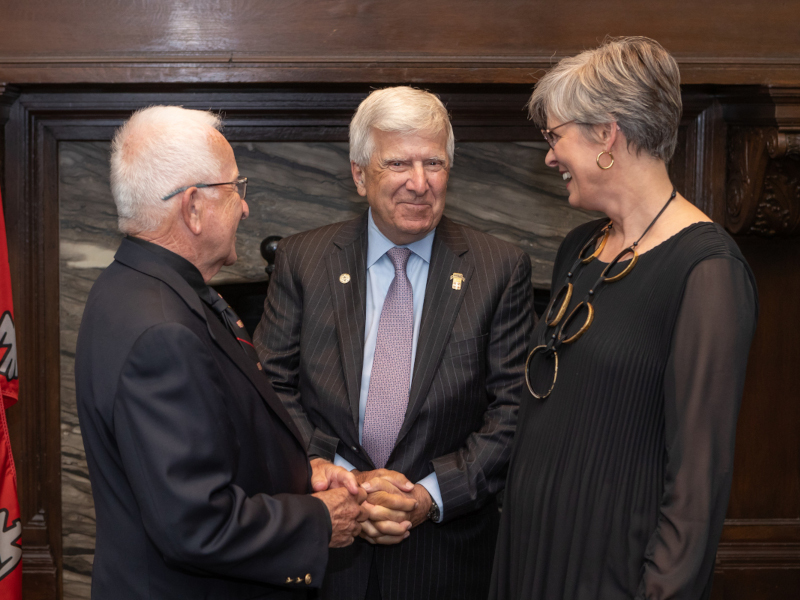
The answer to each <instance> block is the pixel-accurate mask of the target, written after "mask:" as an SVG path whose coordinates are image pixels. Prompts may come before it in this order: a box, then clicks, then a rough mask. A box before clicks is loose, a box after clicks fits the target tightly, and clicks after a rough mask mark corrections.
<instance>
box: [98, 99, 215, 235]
mask: <svg viewBox="0 0 800 600" xmlns="http://www.w3.org/2000/svg"><path fill="white" fill-rule="evenodd" d="M221 129H222V119H221V118H220V117H219V115H215V114H214V113H211V112H207V111H201V110H189V109H186V108H181V107H179V106H151V107H149V108H144V109H142V110H139V111H137V112H135V113H134V114H133V116H132V117H131V118H130V119H128V121H126V122H125V124H124V125H123V126H122V127H120V128H119V129H118V130H117V132H116V134H115V135H114V141H113V142H112V144H111V193H112V195H113V196H114V203H115V204H116V205H117V216H118V226H119V230H120V231H121V232H122V233H139V232H143V231H153V230H156V229H158V228H159V227H160V226H161V224H162V223H163V221H164V219H165V218H166V217H167V216H168V215H169V213H170V212H171V211H172V206H173V205H174V203H175V202H177V200H176V198H180V196H175V197H173V198H171V199H169V200H162V198H163V197H164V196H166V195H167V194H169V193H170V192H172V191H174V190H177V189H179V188H181V187H183V186H185V185H192V184H195V183H212V182H211V181H209V180H210V179H213V178H216V177H218V176H219V174H220V170H221V168H222V165H221V164H220V161H219V159H218V157H217V155H216V153H215V152H214V149H213V147H212V139H213V138H212V136H213V132H214V131H215V130H216V131H219V130H221ZM213 183H216V182H213Z"/></svg>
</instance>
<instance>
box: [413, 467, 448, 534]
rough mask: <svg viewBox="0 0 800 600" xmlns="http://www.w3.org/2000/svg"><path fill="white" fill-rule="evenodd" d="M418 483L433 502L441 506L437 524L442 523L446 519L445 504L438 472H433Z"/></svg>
mask: <svg viewBox="0 0 800 600" xmlns="http://www.w3.org/2000/svg"><path fill="white" fill-rule="evenodd" d="M417 483H418V484H419V485H421V486H422V487H424V488H425V489H426V490H428V493H429V494H430V495H431V498H433V501H434V502H436V504H437V505H438V506H439V519H438V520H437V521H436V523H441V522H442V519H443V518H444V503H443V502H442V492H441V490H440V489H439V479H438V478H437V477H436V471H433V472H432V473H431V474H430V475H428V476H427V477H425V478H424V479H421V480H420V481H418V482H417Z"/></svg>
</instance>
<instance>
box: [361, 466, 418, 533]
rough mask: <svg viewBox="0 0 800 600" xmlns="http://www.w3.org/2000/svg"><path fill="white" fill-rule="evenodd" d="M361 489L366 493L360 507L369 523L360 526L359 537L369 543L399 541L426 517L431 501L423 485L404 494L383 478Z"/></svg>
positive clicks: (372, 481)
mask: <svg viewBox="0 0 800 600" xmlns="http://www.w3.org/2000/svg"><path fill="white" fill-rule="evenodd" d="M361 487H363V488H365V489H366V490H367V491H368V492H369V495H368V496H367V501H366V502H364V505H363V506H364V508H365V510H366V511H367V513H368V514H369V520H368V521H365V522H364V523H362V528H361V537H362V538H364V539H365V540H367V541H368V542H370V543H372V544H397V543H399V542H402V541H403V540H404V539H406V538H407V537H408V536H409V535H411V532H410V530H411V529H412V528H414V527H416V526H417V525H419V524H420V523H423V522H424V521H426V520H427V518H428V512H429V511H430V509H431V504H432V503H433V500H432V499H431V495H430V494H429V493H428V490H426V489H425V487H424V486H421V485H419V484H417V485H415V486H413V488H412V489H411V492H410V493H405V492H402V491H400V490H398V489H397V488H396V487H395V486H393V485H392V484H391V483H390V482H389V481H387V480H386V479H383V478H376V479H372V480H370V481H368V482H366V483H364V484H363V485H362V486H361Z"/></svg>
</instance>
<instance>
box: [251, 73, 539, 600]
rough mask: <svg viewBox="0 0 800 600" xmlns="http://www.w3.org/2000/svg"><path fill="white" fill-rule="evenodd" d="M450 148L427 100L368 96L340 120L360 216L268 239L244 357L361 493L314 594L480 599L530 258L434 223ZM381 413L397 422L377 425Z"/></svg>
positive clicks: (525, 314)
mask: <svg viewBox="0 0 800 600" xmlns="http://www.w3.org/2000/svg"><path fill="white" fill-rule="evenodd" d="M453 146H454V143H453V132H452V127H451V125H450V120H449V117H448V115H447V111H446V109H445V108H444V106H443V105H442V103H441V102H440V101H439V99H438V98H437V97H436V96H434V95H432V94H429V93H427V92H423V91H420V90H415V89H412V88H408V87H398V88H388V89H384V90H378V91H376V92H373V93H372V94H370V96H369V97H368V98H367V99H366V100H365V101H364V102H363V103H362V104H361V106H360V107H359V109H358V111H357V112H356V115H355V116H354V118H353V121H352V123H351V125H350V158H351V167H352V173H353V179H354V181H355V183H356V187H357V189H358V193H359V194H360V195H362V196H365V197H366V198H367V201H368V203H369V206H370V210H369V211H367V212H366V213H365V214H363V215H362V216H361V217H358V218H357V219H354V220H352V221H346V222H343V223H337V224H334V225H329V226H327V227H322V228H320V229H317V230H314V231H309V232H305V233H301V234H298V235H295V236H291V237H289V238H286V239H285V240H283V241H282V242H281V244H280V245H279V247H278V253H277V258H276V268H275V272H274V274H273V276H272V280H271V283H270V287H269V293H268V296H267V299H266V302H265V305H264V308H265V311H264V316H263V318H262V320H261V323H260V324H259V326H258V328H257V329H256V332H255V345H256V348H257V350H258V353H259V355H260V358H261V360H262V362H263V365H264V368H265V371H266V372H267V374H268V375H269V377H270V379H271V381H272V384H273V387H274V388H275V391H276V392H277V393H278V396H279V397H280V398H281V400H282V401H283V403H284V404H285V406H286V407H287V409H288V410H289V412H290V413H291V414H292V416H293V418H294V419H295V421H296V422H297V424H298V427H299V429H300V430H301V431H302V433H303V435H304V437H305V439H306V441H307V442H308V452H309V455H310V456H311V457H313V458H314V461H318V462H321V461H332V462H335V463H336V464H338V465H342V466H345V467H347V468H349V469H351V470H353V471H354V472H355V473H356V476H357V479H358V480H359V482H360V483H362V484H363V485H364V487H365V488H368V491H369V492H370V495H369V498H368V502H366V503H365V504H364V506H368V507H369V510H370V521H367V522H366V523H364V524H363V529H362V538H363V539H359V540H356V543H355V544H353V545H352V546H351V547H349V548H346V549H342V550H332V551H331V553H330V558H329V562H328V570H327V572H326V577H325V582H324V584H323V588H322V596H323V598H331V599H339V598H341V599H342V600H345V599H346V600H353V599H358V600H361V599H364V598H367V599H372V598H383V599H386V600H388V599H411V598H413V599H415V600H419V599H424V598H437V599H442V598H476V599H478V598H481V599H482V598H485V597H486V595H487V592H488V585H489V577H490V574H491V568H492V560H493V555H494V546H495V538H496V535H497V526H498V510H497V504H496V501H495V495H496V494H497V492H498V491H499V490H501V489H502V487H503V485H504V480H505V474H506V469H507V464H508V460H509V456H510V452H511V441H512V438H513V434H514V428H515V425H516V418H517V408H518V399H519V397H520V395H521V393H522V388H523V386H524V383H523V369H524V361H525V351H526V346H527V342H528V338H529V336H530V331H531V326H532V288H531V283H530V277H531V265H530V259H529V258H528V256H527V255H526V254H525V253H524V252H522V251H520V250H519V249H518V248H516V247H514V246H512V245H510V244H508V243H505V242H502V241H500V240H497V239H495V238H493V237H491V236H489V235H486V234H483V233H480V232H477V231H475V230H473V229H470V228H467V227H463V226H461V225H457V224H456V223H453V222H452V221H450V220H449V219H447V218H446V217H443V216H442V211H443V209H444V203H445V195H446V191H447V180H448V176H449V173H450V167H451V165H452V162H453ZM406 248H407V249H408V250H405V249H406ZM397 256H402V257H404V260H406V261H407V262H405V263H403V264H402V265H401V266H398V262H397V261H396V257H397ZM401 262H402V261H401ZM403 289H405V290H407V293H406V294H405V296H403V293H402V290H403ZM412 297H413V301H412ZM389 307H391V308H389ZM398 307H399V308H398ZM390 310H398V311H399V312H398V314H401V313H402V314H403V315H405V316H403V317H402V318H403V319H405V321H403V323H404V324H401V326H400V329H403V328H404V327H405V328H407V329H405V330H404V331H407V333H408V336H405V334H403V335H400V334H397V333H396V328H395V329H392V330H391V332H390V331H389V330H388V329H384V331H383V333H381V329H382V328H384V327H388V326H387V325H385V324H384V321H385V320H386V321H387V322H389V320H388V319H389V317H387V316H386V314H384V313H386V312H389V311H390ZM403 311H405V312H403ZM393 314H394V313H393ZM398 318H399V317H398ZM391 322H392V323H394V325H392V326H393V327H396V324H397V322H398V321H397V320H395V321H391ZM412 367H413V368H412ZM377 380H380V381H382V382H384V383H385V382H386V381H388V382H389V385H388V386H386V385H384V387H383V388H380V384H378V383H376V381H377ZM394 417H397V418H396V419H395V421H396V422H397V430H396V431H394V430H390V431H385V430H381V427H382V426H383V424H386V423H390V422H392V419H393V418H394ZM375 423H378V424H379V426H376V425H375ZM386 428H387V429H391V427H389V426H388V425H387V426H386ZM387 440H388V441H387ZM387 443H388V446H387ZM381 445H383V447H388V450H387V452H386V453H385V455H380V452H379V451H378V450H376V448H380V447H381ZM379 455H380V456H379ZM406 478H407V479H406ZM412 482H415V483H412Z"/></svg>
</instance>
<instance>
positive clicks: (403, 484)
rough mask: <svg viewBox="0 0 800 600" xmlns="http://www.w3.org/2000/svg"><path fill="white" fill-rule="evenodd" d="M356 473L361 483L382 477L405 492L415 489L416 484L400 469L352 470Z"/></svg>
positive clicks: (357, 479)
mask: <svg viewBox="0 0 800 600" xmlns="http://www.w3.org/2000/svg"><path fill="white" fill-rule="evenodd" d="M351 473H352V474H353V475H355V478H356V481H357V482H358V483H359V485H360V484H362V483H366V482H367V481H369V480H370V479H375V478H376V477H381V478H383V479H386V480H388V481H390V482H391V483H392V484H393V485H394V486H395V487H396V488H397V489H399V490H401V491H403V492H410V491H411V490H413V489H414V484H413V483H411V482H410V481H409V480H408V479H407V478H406V476H405V475H403V474H402V473H399V472H398V471H391V470H389V469H375V470H374V471H356V470H355V469H353V470H352V471H351Z"/></svg>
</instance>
